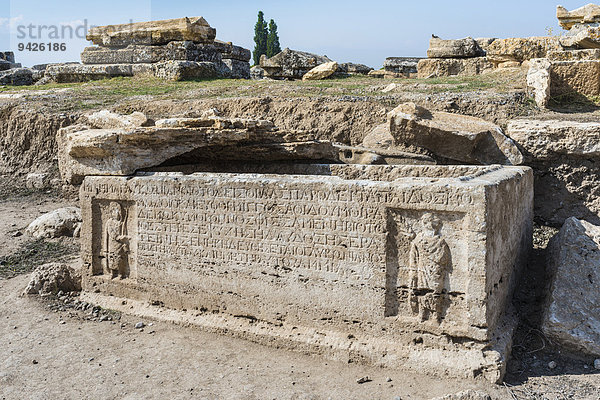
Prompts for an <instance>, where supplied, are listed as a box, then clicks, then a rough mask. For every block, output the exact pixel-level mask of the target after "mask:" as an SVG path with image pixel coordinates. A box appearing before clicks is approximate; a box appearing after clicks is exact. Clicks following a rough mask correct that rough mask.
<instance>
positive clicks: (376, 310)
mask: <svg viewBox="0 0 600 400" xmlns="http://www.w3.org/2000/svg"><path fill="white" fill-rule="evenodd" d="M296 167H298V168H300V167H301V166H299V165H296ZM313 167H314V166H310V165H304V168H307V169H311V168H313ZM318 167H319V168H318V169H319V170H321V171H322V172H321V174H319V175H297V174H295V175H281V174H256V173H252V174H239V173H196V174H192V175H184V174H181V173H175V174H168V173H154V174H153V173H147V174H145V175H140V176H133V177H131V176H130V177H99V176H89V177H86V179H85V181H84V182H83V184H82V186H81V191H80V199H81V204H82V207H83V215H84V221H85V222H84V227H83V229H82V258H83V263H84V267H83V271H85V272H84V273H85V276H84V278H83V283H82V286H83V288H84V294H83V298H84V299H86V301H88V300H91V299H94V303H95V304H99V305H101V306H103V307H107V308H111V309H112V308H113V307H116V308H114V309H116V310H120V309H122V307H123V300H126V301H127V307H131V306H132V305H133V304H135V305H136V306H134V307H133V309H135V310H137V311H138V312H142V311H143V310H148V311H150V308H147V307H149V306H148V304H149V302H150V301H151V300H157V301H160V302H161V303H162V304H164V307H165V308H166V309H170V312H169V313H165V314H163V315H166V314H169V315H171V316H177V315H180V316H181V317H182V318H184V317H186V316H188V314H187V313H186V312H185V311H184V310H183V309H187V310H195V308H194V307H198V309H201V310H205V311H200V312H199V311H197V310H195V311H193V312H194V314H193V318H192V319H188V321H190V322H193V323H195V324H197V325H199V326H201V327H203V328H205V329H211V330H218V331H223V330H224V329H225V330H226V331H227V332H229V333H231V334H235V335H238V336H241V337H246V338H249V337H251V338H252V340H254V341H257V342H259V343H264V344H269V343H270V344H271V345H276V346H280V347H287V348H290V349H296V350H300V351H304V352H307V351H308V352H310V353H315V354H321V355H322V354H325V355H326V356H329V357H333V358H338V357H342V356H343V357H345V359H347V358H348V357H352V359H355V360H361V361H364V362H368V363H372V364H375V365H381V366H387V367H391V368H403V369H412V370H415V371H421V372H423V371H427V372H429V373H437V374H443V375H446V374H450V375H453V376H461V377H471V378H472V377H473V376H474V375H475V374H476V375H479V376H484V377H486V378H487V379H490V380H491V381H494V382H496V381H499V380H501V378H502V375H503V373H504V368H505V365H506V361H507V357H508V355H509V348H510V341H511V337H512V333H513V329H514V327H515V326H516V323H517V320H516V318H514V317H513V315H512V313H511V311H510V303H511V301H510V299H511V294H512V291H513V288H514V285H515V282H516V280H517V279H518V275H519V272H520V271H521V270H522V268H523V266H524V265H525V263H526V260H527V252H528V249H529V247H530V246H531V224H532V223H531V219H532V195H533V193H532V174H531V170H530V169H529V168H527V167H499V166H495V167H469V166H431V165H428V166H423V165H420V166H372V165H369V166H366V165H363V166H356V165H320V166H318ZM114 232H120V233H121V236H119V237H118V236H116V235H115V234H114ZM123 236H124V237H123ZM121 243H123V244H124V245H123V246H121ZM125 243H126V244H125ZM431 249H434V251H432V250H431ZM411 255H412V256H411ZM425 270H427V272H423V271H425ZM415 271H417V272H415ZM419 271H421V272H419ZM430 271H433V272H432V274H433V275H432V276H434V278H433V279H431V280H425V279H423V278H422V277H423V274H425V273H430ZM428 276H431V275H428ZM144 303H145V304H146V306H141V307H140V308H138V307H137V304H140V305H141V304H144ZM189 315H191V314H189ZM240 316H244V318H243V319H241V318H240ZM248 316H251V318H252V321H253V323H252V324H248V323H247V318H248ZM242 320H243V321H245V322H244V323H241V321H242ZM317 332H319V333H317ZM349 349H350V350H349ZM349 351H350V353H348V352H349ZM406 360H411V362H407V361H406Z"/></svg>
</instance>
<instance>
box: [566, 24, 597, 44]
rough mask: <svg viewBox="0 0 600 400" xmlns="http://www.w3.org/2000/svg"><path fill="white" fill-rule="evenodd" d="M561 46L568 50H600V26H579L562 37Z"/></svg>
mask: <svg viewBox="0 0 600 400" xmlns="http://www.w3.org/2000/svg"><path fill="white" fill-rule="evenodd" d="M560 44H561V46H563V47H564V48H566V49H600V24H598V23H596V24H594V25H582V24H578V25H575V26H573V27H572V28H571V30H570V31H569V32H568V33H567V34H566V35H565V36H561V37H560Z"/></svg>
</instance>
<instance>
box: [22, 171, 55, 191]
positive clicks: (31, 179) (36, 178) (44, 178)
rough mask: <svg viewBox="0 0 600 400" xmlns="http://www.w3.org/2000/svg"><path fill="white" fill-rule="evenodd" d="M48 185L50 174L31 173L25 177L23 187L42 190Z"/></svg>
mask: <svg viewBox="0 0 600 400" xmlns="http://www.w3.org/2000/svg"><path fill="white" fill-rule="evenodd" d="M49 184H50V174H48V173H45V172H37V173H36V172H31V173H29V174H27V176H26V177H25V187H27V188H29V189H44V188H46V187H48V185H49Z"/></svg>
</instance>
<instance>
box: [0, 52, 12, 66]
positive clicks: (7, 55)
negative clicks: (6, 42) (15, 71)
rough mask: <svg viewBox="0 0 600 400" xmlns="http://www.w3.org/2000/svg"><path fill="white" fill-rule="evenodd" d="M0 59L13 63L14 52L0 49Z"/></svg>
mask: <svg viewBox="0 0 600 400" xmlns="http://www.w3.org/2000/svg"><path fill="white" fill-rule="evenodd" d="M0 60H3V61H6V62H9V63H14V62H15V53H13V52H12V51H0Z"/></svg>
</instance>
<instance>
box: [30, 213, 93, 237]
mask: <svg viewBox="0 0 600 400" xmlns="http://www.w3.org/2000/svg"><path fill="white" fill-rule="evenodd" d="M80 225H81V211H80V209H79V208H78V207H64V208H59V209H58V210H54V211H52V212H49V213H46V214H44V215H41V216H39V217H38V218H36V219H35V220H34V221H33V222H32V223H30V224H29V226H28V227H27V229H26V230H25V233H27V234H28V235H30V236H32V237H33V238H35V239H40V238H56V237H60V236H73V234H74V232H75V231H76V230H78V229H79V227H80Z"/></svg>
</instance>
